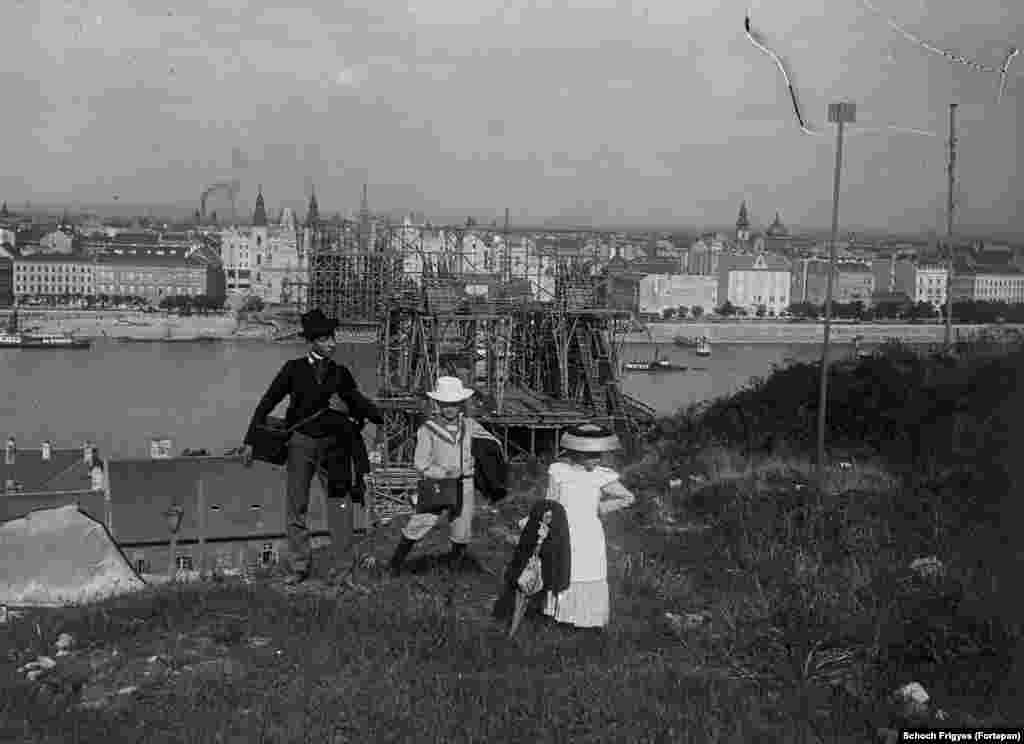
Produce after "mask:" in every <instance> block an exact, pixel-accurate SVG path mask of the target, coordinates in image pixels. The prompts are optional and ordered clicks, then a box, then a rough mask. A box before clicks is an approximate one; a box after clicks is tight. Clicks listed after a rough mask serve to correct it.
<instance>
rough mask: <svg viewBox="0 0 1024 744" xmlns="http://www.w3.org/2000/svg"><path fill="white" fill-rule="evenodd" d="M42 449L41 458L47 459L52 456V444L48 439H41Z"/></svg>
mask: <svg viewBox="0 0 1024 744" xmlns="http://www.w3.org/2000/svg"><path fill="white" fill-rule="evenodd" d="M42 451H43V460H49V459H50V458H51V457H52V456H53V445H52V444H51V443H50V440H49V439H47V440H45V441H43V446H42Z"/></svg>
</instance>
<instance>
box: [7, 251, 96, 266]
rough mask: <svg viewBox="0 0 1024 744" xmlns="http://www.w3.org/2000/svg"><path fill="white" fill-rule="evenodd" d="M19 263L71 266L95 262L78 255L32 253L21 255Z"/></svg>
mask: <svg viewBox="0 0 1024 744" xmlns="http://www.w3.org/2000/svg"><path fill="white" fill-rule="evenodd" d="M18 263H39V264H53V263H70V264H91V263H93V260H92V258H91V257H90V256H83V255H81V254H77V253H30V254H28V255H19V256H18Z"/></svg>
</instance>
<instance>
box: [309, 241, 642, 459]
mask: <svg viewBox="0 0 1024 744" xmlns="http://www.w3.org/2000/svg"><path fill="white" fill-rule="evenodd" d="M431 232H432V235H433V240H432V242H430V244H429V245H430V248H428V247H427V245H428V244H427V241H426V240H425V239H424V234H425V231H424V230H422V229H417V228H410V227H409V226H407V225H406V226H398V227H392V226H385V227H384V228H383V229H376V230H374V231H373V232H372V234H370V235H369V236H368V235H367V234H366V226H365V223H363V224H362V225H360V224H357V223H342V224H341V225H340V226H339V225H334V226H331V227H329V228H325V229H322V230H318V231H316V232H314V241H313V245H311V246H310V251H309V265H310V277H309V291H308V294H307V296H308V303H309V304H308V307H310V308H312V307H320V308H321V309H322V310H323V311H324V313H325V314H326V315H328V316H329V317H333V318H337V319H339V320H341V321H342V323H343V326H344V325H348V326H353V325H360V324H363V325H366V324H373V325H375V326H376V330H377V341H378V344H379V365H378V381H379V383H378V384H379V388H378V390H377V395H376V399H377V400H378V402H379V403H380V404H381V406H382V407H383V409H384V411H385V417H386V421H387V423H386V425H385V427H384V428H385V431H386V444H385V458H386V459H385V461H386V462H387V463H388V464H389V465H403V464H408V463H410V462H411V460H412V454H413V449H414V447H415V440H416V438H415V432H416V428H417V427H418V426H419V424H420V423H421V422H422V419H423V417H424V415H425V414H426V413H427V411H428V406H427V403H428V401H427V399H426V398H425V396H424V393H425V391H426V390H428V389H430V387H431V386H432V385H433V383H434V380H435V379H436V378H437V376H439V375H443V374H448V375H454V376H458V377H461V378H462V379H463V382H464V383H465V384H467V385H469V386H470V387H473V388H474V389H475V390H476V391H477V393H478V394H477V396H475V398H474V399H473V403H472V405H473V415H474V416H475V417H476V418H477V419H478V420H480V421H481V422H482V423H483V424H484V425H485V426H487V427H488V428H489V429H490V430H491V431H492V432H493V433H495V435H497V436H498V437H499V438H500V439H501V440H502V441H503V442H504V444H505V449H506V452H508V453H509V455H510V458H511V459H512V460H522V459H525V458H530V457H537V456H540V455H543V454H550V453H552V452H553V451H554V450H556V449H557V442H558V438H559V436H560V434H561V432H562V430H563V429H565V428H566V427H568V426H572V425H574V424H579V423H584V422H587V421H596V422H599V423H604V424H605V425H608V426H610V427H612V428H614V429H615V430H616V431H617V432H618V433H619V434H620V436H621V437H623V439H624V440H625V442H626V444H627V446H631V445H632V444H633V442H634V441H635V439H636V435H637V433H638V431H639V429H640V428H641V427H642V426H644V425H645V424H646V423H647V422H649V421H651V420H653V418H654V412H653V411H652V410H651V409H649V408H648V407H646V406H645V405H643V404H642V403H640V402H638V401H636V400H634V399H632V398H630V397H629V396H627V395H625V394H623V393H622V391H621V389H620V386H619V370H620V364H619V355H620V351H621V348H622V344H623V342H624V340H625V337H626V334H627V333H628V332H629V331H630V329H631V326H632V323H633V317H632V313H630V312H629V311H626V310H613V309H608V308H606V307H601V306H600V305H601V304H602V303H601V301H600V297H599V295H600V292H599V290H598V287H599V283H598V280H597V279H596V278H595V276H594V275H593V272H592V270H591V267H592V264H593V262H591V261H588V260H586V257H584V259H583V260H581V258H580V252H576V254H575V255H573V256H569V257H558V256H549V257H548V258H547V260H546V261H547V262H546V267H547V268H546V269H545V271H546V272H547V273H546V275H547V277H548V280H547V281H546V284H545V286H543V287H541V286H538V283H537V281H531V280H530V279H529V278H528V277H524V276H522V275H520V276H516V275H513V273H512V271H511V267H510V263H511V262H510V261H508V260H506V259H507V257H508V255H509V251H505V252H504V255H499V256H494V257H492V256H485V257H484V260H485V262H486V263H487V264H488V265H474V260H473V259H474V257H477V258H479V255H480V252H479V251H475V252H472V253H471V252H470V251H468V250H466V249H465V245H464V243H465V240H466V237H467V235H469V234H472V235H474V236H477V240H478V241H479V235H480V234H481V232H485V234H486V231H481V230H480V229H479V228H470V227H466V228H444V229H442V230H432V231H431ZM491 232H492V233H493V232H495V231H491ZM490 237H493V236H489V237H488V239H489V238H490ZM503 237H504V244H505V245H510V244H511V242H510V240H509V236H508V233H507V231H506V232H505V234H504V235H503ZM595 257H596V256H595ZM535 263H536V262H535ZM470 290H472V291H470Z"/></svg>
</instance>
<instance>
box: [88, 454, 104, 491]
mask: <svg viewBox="0 0 1024 744" xmlns="http://www.w3.org/2000/svg"><path fill="white" fill-rule="evenodd" d="M89 476H90V478H92V490H93V491H102V490H103V487H104V485H105V484H104V478H103V466H102V465H100V464H99V462H98V461H97V462H94V463H93V465H92V468H91V470H90V471H89Z"/></svg>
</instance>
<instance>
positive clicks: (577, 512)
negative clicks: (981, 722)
mask: <svg viewBox="0 0 1024 744" xmlns="http://www.w3.org/2000/svg"><path fill="white" fill-rule="evenodd" d="M560 444H561V446H562V448H563V449H564V450H565V451H566V457H565V458H563V459H562V460H560V461H559V462H555V463H553V464H552V465H551V467H550V468H549V469H548V492H547V498H549V499H552V500H554V501H557V502H558V503H559V504H561V505H562V506H563V507H564V508H565V511H566V518H567V520H568V522H569V542H570V553H571V556H572V558H571V564H570V568H569V571H570V577H569V582H570V583H569V588H568V589H566V590H565V591H562V592H558V593H557V594H556V593H553V592H550V593H549V594H548V597H547V601H546V603H545V606H544V614H545V615H547V616H549V617H551V618H552V619H554V620H555V621H557V622H559V623H565V624H569V625H573V626H576V627H578V628H603V627H605V626H606V625H607V624H608V619H609V615H610V605H609V599H608V559H607V554H606V548H605V538H604V526H603V525H602V524H601V520H600V516H601V515H602V514H607V513H609V512H612V511H616V510H617V509H622V508H624V507H627V506H631V505H632V504H633V503H634V502H635V501H636V498H635V497H634V496H633V494H632V493H631V492H630V491H629V490H628V489H627V488H626V487H625V486H623V485H622V483H620V482H619V474H618V473H617V472H615V471H614V470H612V469H611V468H609V467H605V466H604V465H603V464H602V460H603V458H604V456H605V454H606V453H608V452H612V451H614V450H617V449H619V439H618V437H617V436H615V434H614V433H612V432H611V431H609V430H608V429H605V428H603V427H601V426H597V425H596V424H583V425H581V426H577V427H573V428H572V429H570V430H569V431H567V432H566V433H565V434H563V435H562V439H561V442H560Z"/></svg>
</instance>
